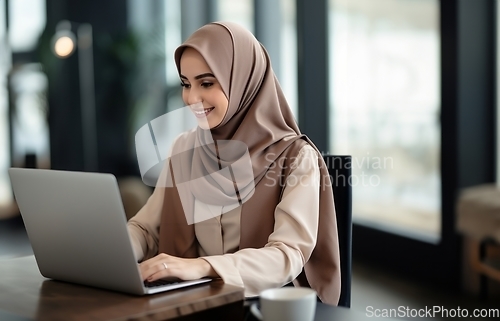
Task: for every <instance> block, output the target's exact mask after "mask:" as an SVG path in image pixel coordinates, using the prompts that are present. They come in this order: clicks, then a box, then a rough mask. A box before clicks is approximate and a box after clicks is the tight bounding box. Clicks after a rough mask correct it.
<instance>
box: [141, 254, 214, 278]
mask: <svg viewBox="0 0 500 321" xmlns="http://www.w3.org/2000/svg"><path fill="white" fill-rule="evenodd" d="M139 269H140V271H141V276H142V279H143V280H147V281H149V282H151V281H156V280H158V279H162V278H166V277H177V278H179V279H182V280H196V279H200V278H202V277H206V276H210V277H215V276H217V274H216V273H215V271H214V270H213V269H212V267H211V265H210V264H209V263H208V262H207V261H205V260H203V259H200V258H197V259H183V258H179V257H175V256H171V255H167V254H159V255H157V256H155V257H153V258H151V259H149V260H147V261H144V262H142V263H141V264H140V265H139Z"/></svg>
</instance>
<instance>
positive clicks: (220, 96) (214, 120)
mask: <svg viewBox="0 0 500 321" xmlns="http://www.w3.org/2000/svg"><path fill="white" fill-rule="evenodd" d="M180 71H181V72H180V78H181V86H182V99H183V100H184V103H185V104H187V105H194V104H196V106H191V111H192V112H193V113H194V115H195V116H196V118H197V119H198V126H200V127H201V128H203V129H210V128H214V127H216V126H217V125H219V124H220V123H221V122H222V119H224V116H225V115H226V112H227V108H228V103H229V102H228V99H227V97H226V95H225V94H224V92H223V91H222V87H221V85H220V83H219V82H218V81H217V79H216V78H215V76H214V75H213V73H212V71H211V70H210V68H209V67H208V65H207V63H206V61H205V59H203V57H202V56H201V54H200V53H199V52H198V51H196V50H195V49H192V48H186V49H185V50H184V52H183V53H182V56H181V61H180ZM197 103H201V104H197ZM207 123H208V128H207Z"/></svg>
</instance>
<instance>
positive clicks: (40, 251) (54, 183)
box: [9, 168, 210, 295]
mask: <svg viewBox="0 0 500 321" xmlns="http://www.w3.org/2000/svg"><path fill="white" fill-rule="evenodd" d="M9 176H10V179H11V182H12V186H13V189H14V195H15V198H16V201H17V204H18V206H19V209H20V211H21V216H22V218H23V221H24V224H25V226H26V232H27V234H28V237H29V240H30V242H31V246H32V248H33V253H34V254H35V259H36V261H37V264H38V268H39V270H40V273H41V274H42V275H43V276H45V277H47V278H52V279H56V280H61V281H66V282H72V283H78V284H83V285H88V286H94V287H99V288H104V289H109V290H114V291H119V292H125V293H131V294H138V295H142V294H153V293H158V292H162V291H167V290H173V289H178V288H182V287H186V286H191V285H195V284H201V283H205V282H208V281H210V279H199V280H193V281H181V280H175V281H172V280H171V281H165V282H154V283H153V284H148V283H145V282H143V280H141V276H140V272H139V267H138V264H137V262H136V260H135V257H134V253H133V249H132V243H131V241H130V238H129V234H128V230H127V226H126V217H125V212H124V209H123V204H122V201H121V197H120V193H119V190H118V184H117V182H116V178H115V176H113V175H112V174H102V173H85V172H70V171H55V170H42V169H21V168H10V169H9ZM159 283H162V284H161V285H159Z"/></svg>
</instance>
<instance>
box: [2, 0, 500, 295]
mask: <svg viewBox="0 0 500 321" xmlns="http://www.w3.org/2000/svg"><path fill="white" fill-rule="evenodd" d="M497 12H498V6H497V0H480V1H477V0H441V1H440V0H313V1H306V0H237V1H234V0H233V1H231V0H182V1H181V0H127V1H124V0H100V1H97V0H87V1H83V0H78V1H75V0H72V1H70V0H0V220H10V219H12V218H15V217H18V216H19V213H18V209H17V207H16V204H15V200H14V199H13V195H12V190H11V185H10V181H9V178H8V175H7V169H8V168H9V167H11V166H15V167H36V168H52V169H61V170H76V171H97V172H106V173H113V174H114V175H116V176H117V178H118V180H119V182H120V186H121V187H122V188H123V189H122V192H123V193H124V194H122V196H123V195H125V196H124V202H127V201H130V204H129V206H128V207H127V210H128V212H127V215H133V213H135V211H136V210H137V209H138V208H140V206H141V205H142V202H143V201H144V199H145V198H147V196H148V195H149V193H150V192H151V191H150V190H149V189H148V188H147V187H145V186H144V185H143V184H142V183H141V182H140V174H139V169H138V164H137V158H136V155H135V146H134V135H135V133H136V131H137V130H138V129H139V128H140V127H141V126H143V125H144V124H146V123H147V122H148V121H150V120H152V119H154V118H156V117H158V116H160V115H163V114H165V113H166V112H168V111H171V110H173V109H176V108H179V107H182V106H183V103H182V100H181V99H180V89H181V87H180V85H179V79H178V76H177V72H176V69H175V64H174V61H173V51H174V50H175V48H176V47H177V46H178V45H179V44H180V43H182V41H183V40H184V39H186V38H187V37H188V36H189V35H190V34H191V33H192V32H193V31H195V30H196V29H197V28H199V27H201V26H202V25H204V24H206V23H208V22H210V21H221V20H222V21H234V22H237V23H239V24H241V25H243V26H245V27H246V28H248V29H249V30H250V31H252V32H253V33H254V34H255V35H256V37H257V38H258V39H259V41H261V42H262V43H263V44H264V46H265V47H266V48H267V49H268V51H269V53H270V56H271V59H272V64H273V69H274V71H275V73H276V75H277V77H278V79H279V81H280V84H281V86H282V87H283V89H284V92H285V95H286V97H287V99H288V102H289V104H290V107H291V108H292V111H293V113H294V115H295V116H296V119H297V121H298V123H299V126H300V128H301V130H302V131H303V132H304V133H305V134H307V135H308V136H309V137H311V138H312V140H313V141H314V142H315V143H316V145H317V146H318V148H319V149H320V150H322V151H323V152H324V153H325V154H336V155H341V154H342V155H343V154H347V155H352V156H353V162H352V164H344V165H345V166H351V167H352V169H353V177H352V178H351V181H350V182H349V183H350V184H351V185H352V186H353V217H354V239H353V255H354V259H355V260H360V261H365V262H369V264H373V265H374V266H381V267H383V268H384V269H388V270H390V271H398V272H397V273H402V274H403V275H405V276H408V277H411V278H413V279H417V280H426V281H427V282H431V283H432V282H437V283H438V284H442V285H445V286H447V287H449V288H451V289H457V288H460V285H461V284H463V279H464V278H467V277H468V276H465V277H464V273H465V272H464V264H465V263H464V262H463V261H464V256H465V255H466V254H464V245H463V240H462V238H461V235H460V233H458V232H457V230H456V227H455V226H456V217H457V215H456V208H455V206H456V203H457V200H458V197H459V195H460V192H461V191H462V190H463V189H464V188H468V187H472V186H476V185H480V184H488V183H490V184H495V182H499V181H500V179H498V175H499V173H500V171H499V169H500V157H499V156H498V153H499V149H498V148H497V145H498V141H499V140H498V139H499V138H498V137H499V131H498V126H497V124H498V120H497V119H498V117H499V113H498V108H497V99H496V96H497V95H496V93H497V91H498V90H497V87H496V86H497V84H498V82H497V78H498V72H497V56H498V54H497V53H498V50H497V46H496V44H497V43H498V41H497V34H498V32H497V31H498V27H497V20H498V13H497ZM167 130H168V128H167ZM465 270H466V269H465ZM476 283H477V282H476ZM471 287H472V288H476V289H477V284H476V285H472V286H471Z"/></svg>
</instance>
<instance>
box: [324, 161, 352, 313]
mask: <svg viewBox="0 0 500 321" xmlns="http://www.w3.org/2000/svg"><path fill="white" fill-rule="evenodd" d="M323 158H324V160H325V163H326V167H327V168H328V173H329V174H330V180H331V182H332V188H333V198H334V200H335V212H336V215H337V230H338V236H339V250H340V272H341V279H340V281H341V282H342V284H341V289H340V299H339V303H338V305H339V306H343V307H348V308H350V307H351V265H352V254H351V253H352V185H351V174H352V171H351V166H352V162H351V156H336V155H324V156H323Z"/></svg>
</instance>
